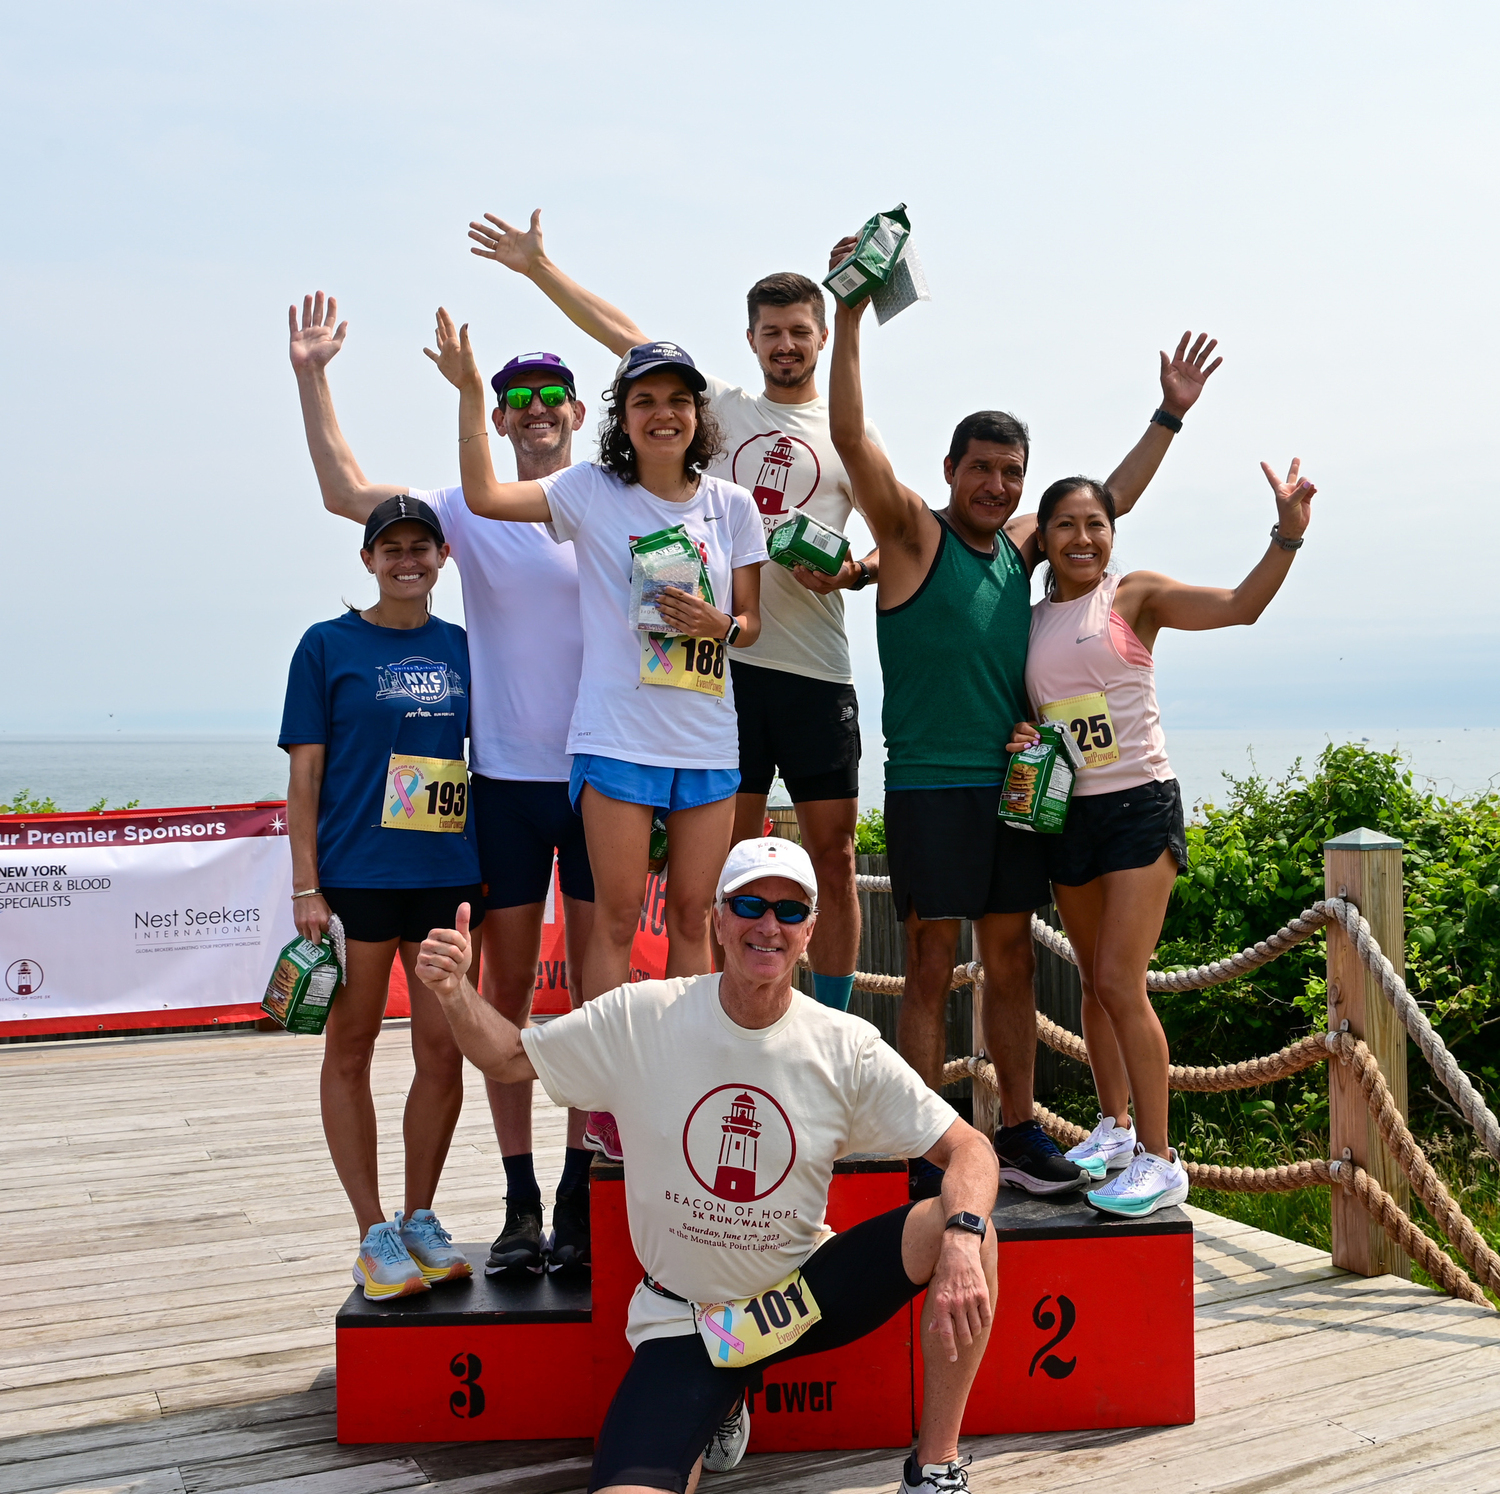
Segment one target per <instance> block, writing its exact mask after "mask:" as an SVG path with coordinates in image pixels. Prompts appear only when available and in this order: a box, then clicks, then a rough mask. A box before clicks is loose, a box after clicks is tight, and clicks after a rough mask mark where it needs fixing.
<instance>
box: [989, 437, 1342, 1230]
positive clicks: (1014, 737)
mask: <svg viewBox="0 0 1500 1494" xmlns="http://www.w3.org/2000/svg"><path fill="white" fill-rule="evenodd" d="M1261 470H1262V471H1263V472H1264V473H1265V474H1266V477H1267V479H1268V480H1269V481H1270V484H1271V487H1272V490H1273V491H1274V492H1275V495H1276V511H1277V523H1276V525H1275V527H1274V528H1273V529H1272V530H1271V544H1270V546H1269V548H1268V549H1267V550H1266V553H1265V554H1264V555H1263V556H1262V557H1261V558H1260V560H1259V561H1258V562H1257V563H1256V565H1255V568H1254V569H1253V570H1252V571H1251V572H1250V574H1249V575H1248V576H1246V577H1245V579H1244V580H1243V581H1241V582H1240V584H1239V585H1238V586H1236V587H1233V588H1226V587H1216V586H1188V585H1186V584H1184V583H1183V582H1181V581H1174V580H1173V579H1172V578H1171V577H1170V576H1163V575H1161V574H1160V573H1158V572H1156V571H1132V572H1130V574H1129V575H1126V576H1111V575H1108V574H1106V572H1107V570H1108V567H1109V561H1110V555H1111V553H1112V551H1113V549H1114V537H1115V512H1114V500H1113V499H1112V498H1111V497H1110V495H1109V490H1108V489H1107V488H1106V487H1105V486H1104V485H1103V484H1102V483H1098V482H1092V481H1090V480H1089V479H1088V478H1083V477H1070V478H1064V479H1063V480H1062V481H1061V482H1056V483H1053V485H1052V486H1051V487H1050V488H1048V489H1047V491H1046V492H1045V493H1044V494H1043V495H1042V501H1041V503H1040V504H1039V505H1038V509H1037V538H1038V542H1039V544H1040V546H1041V548H1042V551H1043V553H1044V554H1045V555H1046V558H1047V561H1048V565H1049V570H1048V572H1047V578H1046V584H1047V595H1046V596H1045V597H1043V599H1042V600H1041V601H1040V602H1038V603H1037V604H1036V606H1035V607H1033V608H1032V613H1031V639H1030V643H1029V646H1028V650H1027V658H1026V692H1027V695H1028V697H1029V699H1030V703H1031V708H1032V710H1033V712H1034V713H1035V714H1036V717H1037V719H1038V720H1042V721H1057V722H1060V723H1062V724H1064V725H1066V726H1067V728H1068V730H1069V731H1070V732H1071V733H1072V735H1073V738H1074V740H1075V742H1076V743H1077V745H1078V748H1079V750H1080V751H1081V753H1082V754H1083V760H1084V766H1083V768H1082V769H1081V771H1080V772H1079V774H1078V779H1077V783H1076V786H1075V787H1074V790H1073V799H1072V803H1071V804H1070V805H1069V807H1068V818H1067V823H1066V824H1065V826H1064V827H1063V831H1062V833H1061V834H1060V835H1056V836H1048V837H1046V844H1047V862H1048V873H1049V876H1050V878H1051V881H1052V891H1053V896H1054V897H1055V898H1056V901H1057V909H1058V912H1059V913H1060V914H1061V915H1062V921H1063V926H1064V928H1065V929H1066V930H1067V934H1068V938H1069V939H1070V940H1071V941H1072V944H1073V948H1074V950H1075V951H1076V952H1077V954H1078V973H1079V976H1080V979H1081V981H1082V985H1083V1033H1084V1037H1085V1039H1086V1040H1087V1042H1088V1048H1089V1061H1090V1063H1091V1064H1092V1066H1093V1070H1094V1085H1095V1088H1096V1090H1097V1091H1098V1095H1099V1109H1100V1112H1101V1113H1100V1117H1099V1124H1098V1125H1097V1126H1096V1127H1095V1128H1094V1131H1093V1133H1092V1134H1091V1135H1090V1136H1089V1137H1088V1139H1087V1140H1086V1141H1084V1142H1082V1143H1081V1144H1080V1145H1079V1146H1076V1147H1074V1148H1073V1149H1072V1150H1071V1151H1070V1152H1069V1153H1068V1157H1069V1159H1070V1160H1072V1161H1075V1162H1077V1163H1078V1164H1079V1165H1080V1166H1081V1167H1083V1168H1084V1169H1085V1170H1086V1171H1087V1172H1089V1173H1090V1174H1091V1175H1092V1176H1093V1177H1095V1178H1096V1179H1098V1180H1099V1181H1100V1182H1101V1183H1102V1184H1103V1186H1102V1187H1097V1188H1095V1189H1094V1190H1093V1191H1091V1192H1090V1193H1089V1194H1088V1195H1087V1197H1088V1201H1089V1202H1090V1203H1091V1204H1092V1205H1093V1206H1094V1207H1095V1208H1097V1209H1100V1210H1102V1211H1104V1212H1106V1213H1113V1214H1124V1215H1128V1216H1130V1217H1137V1218H1138V1217H1141V1216H1143V1215H1146V1214H1150V1213H1154V1212H1155V1211H1156V1210H1157V1209H1161V1208H1167V1207H1170V1206H1171V1205H1173V1204H1178V1203H1181V1202H1182V1201H1183V1199H1185V1198H1186V1197H1187V1192H1188V1179H1187V1173H1186V1171H1185V1170H1184V1169H1183V1167H1182V1164H1181V1163H1180V1162H1179V1161H1178V1159H1177V1153H1176V1152H1175V1151H1174V1150H1173V1149H1172V1147H1170V1146H1169V1145H1168V1144H1167V1064H1168V1054H1167V1039H1166V1034H1165V1033H1164V1032H1163V1031H1162V1027H1161V1023H1160V1021H1158V1020H1157V1016H1156V1013H1155V1011H1153V1010H1152V1007H1151V1001H1150V998H1149V997H1148V996H1147V994H1146V970H1147V967H1148V966H1149V964H1150V962H1151V956H1152V953H1153V952H1154V950H1155V949H1156V941H1157V939H1158V938H1159V937H1160V936H1161V926H1162V920H1163V919H1164V918H1165V916H1166V911H1167V899H1168V898H1169V897H1170V896H1171V893H1172V886H1173V884H1174V883H1175V881H1176V880H1177V876H1178V873H1179V872H1185V871H1186V870H1187V860H1188V858H1187V844H1186V837H1185V834H1184V828H1183V817H1182V795H1181V792H1180V790H1179V788H1178V785H1177V780H1176V778H1175V777H1174V776H1173V774H1172V769H1171V765H1170V764H1169V763H1168V762H1167V745H1166V738H1165V736H1164V735H1163V734H1162V729H1161V717H1160V715H1159V713H1158V711H1157V707H1156V669H1155V663H1154V661H1153V659H1152V657H1151V648H1152V645H1153V644H1155V642H1156V635H1157V633H1158V632H1160V630H1161V629H1162V628H1187V629H1192V630H1195V631H1202V630H1205V629H1209V628H1228V627H1234V626H1236V625H1237V624H1248V623H1253V622H1254V621H1255V620H1256V618H1258V617H1259V616H1260V614H1261V613H1262V612H1263V611H1264V610H1265V607H1266V605H1267V603H1269V602H1270V600H1271V598H1272V597H1274V596H1275V595H1276V593H1277V591H1279V590H1280V588H1281V583H1282V582H1283V581H1284V580H1285V579H1286V576H1287V572H1288V571H1290V570H1291V567H1292V557H1293V556H1294V554H1295V553H1296V551H1297V550H1298V548H1300V546H1301V544H1302V535H1303V532H1304V531H1305V530H1306V528H1307V525H1308V520H1309V519H1310V517H1311V509H1312V497H1313V494H1314V493H1315V492H1316V491H1317V490H1316V489H1315V488H1314V487H1313V485H1312V484H1311V483H1309V482H1306V481H1304V480H1302V479H1301V478H1300V475H1299V474H1300V470H1301V465H1300V462H1297V461H1294V462H1293V463H1292V465H1291V470H1290V471H1289V472H1288V473H1287V476H1286V480H1285V481H1284V482H1283V481H1282V480H1280V479H1279V478H1277V476H1276V475H1275V473H1274V472H1272V470H1271V468H1270V467H1268V466H1266V464H1265V463H1264V462H1262V463H1261ZM1036 737H1037V730H1036V727H1035V726H1034V725H1032V724H1031V723H1030V722H1025V721H1023V722H1018V723H1017V725H1016V729H1015V731H1014V732H1012V733H1011V741H1010V743H1009V744H1008V745H1009V748H1010V750H1011V751H1012V752H1019V751H1020V750H1021V749H1022V748H1023V747H1024V746H1025V745H1026V744H1027V743H1028V742H1031V741H1034V740H1036ZM1131 1096H1134V1100H1135V1110H1136V1125H1134V1126H1133V1125H1132V1124H1131V1119H1130V1103H1131ZM1137 1136H1139V1142H1138V1141H1137ZM1121 1169H1123V1171H1122V1172H1121V1173H1120V1176H1118V1177H1116V1178H1114V1179H1109V1180H1107V1181H1106V1179H1107V1177H1108V1174H1109V1173H1110V1172H1115V1171H1118V1170H1121Z"/></svg>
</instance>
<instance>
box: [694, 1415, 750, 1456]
mask: <svg viewBox="0 0 1500 1494" xmlns="http://www.w3.org/2000/svg"><path fill="white" fill-rule="evenodd" d="M749 1441H750V1410H749V1408H748V1407H747V1406H746V1405H745V1403H744V1401H743V1400H741V1401H740V1403H739V1404H738V1405H737V1406H736V1407H735V1408H734V1410H733V1411H731V1412H730V1413H729V1415H728V1416H726V1417H725V1418H724V1420H723V1421H721V1422H720V1423H719V1429H718V1431H716V1432H715V1433H714V1434H713V1436H712V1437H710V1438H709V1439H708V1446H707V1447H706V1448H705V1449H704V1451H703V1468H704V1471H705V1472H706V1473H728V1472H729V1470H730V1469H731V1468H737V1467H738V1466H739V1462H740V1459H741V1458H743V1457H744V1456H745V1445H746V1444H747V1443H748V1442H749Z"/></svg>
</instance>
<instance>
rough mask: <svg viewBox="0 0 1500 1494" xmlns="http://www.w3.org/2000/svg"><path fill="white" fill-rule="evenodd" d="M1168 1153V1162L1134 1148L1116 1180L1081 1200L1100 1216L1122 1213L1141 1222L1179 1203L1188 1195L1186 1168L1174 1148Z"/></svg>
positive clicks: (1144, 1150) (1111, 1180)
mask: <svg viewBox="0 0 1500 1494" xmlns="http://www.w3.org/2000/svg"><path fill="white" fill-rule="evenodd" d="M1170 1150H1171V1152H1172V1157H1171V1160H1170V1161H1168V1160H1167V1159H1166V1158H1165V1157H1158V1156H1157V1155H1156V1153H1155V1152H1148V1151H1147V1150H1146V1149H1145V1148H1144V1147H1140V1146H1138V1147H1136V1149H1135V1156H1134V1157H1133V1158H1132V1159H1131V1162H1130V1166H1129V1167H1127V1168H1126V1169H1125V1171H1124V1172H1122V1173H1121V1174H1120V1175H1119V1177H1117V1178H1111V1179H1110V1180H1109V1182H1107V1183H1106V1184H1105V1185H1104V1186H1103V1187H1102V1188H1095V1189H1094V1190H1092V1191H1091V1192H1089V1193H1086V1194H1084V1197H1085V1198H1086V1199H1087V1200H1088V1201H1089V1203H1090V1204H1091V1205H1093V1207H1094V1208H1096V1209H1098V1210H1099V1212H1100V1213H1101V1214H1121V1215H1123V1216H1124V1217H1125V1218H1127V1219H1144V1218H1145V1217H1146V1215H1147V1214H1154V1213H1155V1212H1156V1211H1157V1210H1158V1209H1170V1208H1172V1207H1173V1205H1174V1204H1180V1203H1181V1202H1182V1201H1183V1200H1184V1199H1185V1198H1186V1197H1187V1196H1188V1175H1187V1169H1186V1168H1184V1167H1183V1165H1182V1163H1181V1162H1179V1161H1178V1160H1177V1152H1176V1149H1175V1148H1171V1149H1170Z"/></svg>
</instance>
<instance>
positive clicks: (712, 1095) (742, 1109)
mask: <svg viewBox="0 0 1500 1494" xmlns="http://www.w3.org/2000/svg"><path fill="white" fill-rule="evenodd" d="M682 1152H683V1156H684V1157H685V1158H686V1160H687V1165H688V1168H689V1170H690V1171H691V1172H692V1174H693V1176H694V1178H696V1179H697V1181H698V1183H699V1184H700V1185H701V1186H702V1187H704V1188H706V1189H708V1191H709V1192H710V1193H712V1194H713V1195H714V1197H715V1198H723V1199H727V1200H729V1201H731V1202H733V1203H740V1204H746V1203H754V1202H755V1200H756V1199H758V1198H764V1197H765V1196H766V1195H767V1194H768V1193H774V1192H775V1191H776V1190H777V1189H778V1188H779V1187H780V1186H781V1185H782V1183H783V1182H784V1181H785V1180H786V1175H787V1174H788V1173H789V1172H790V1171H791V1170H792V1163H793V1162H794V1161H795V1160H796V1157H797V1137H796V1133H795V1132H794V1131H793V1130H792V1123H791V1120H790V1119H789V1118H788V1116H787V1113H786V1111H785V1110H783V1109H782V1108H781V1105H780V1103H779V1102H778V1101H777V1100H776V1099H774V1098H773V1097H772V1096H771V1095H769V1094H767V1093H766V1091H765V1090H763V1089H760V1088H757V1086H755V1085H753V1084H721V1085H720V1086H719V1087H718V1088H717V1089H711V1090H709V1092H708V1093H707V1094H706V1095H704V1096H703V1098H702V1099H701V1100H699V1101H698V1103H697V1104H696V1105H694V1106H693V1108H692V1110H691V1111H690V1112H689V1114H688V1118H687V1124H686V1125H685V1126H684V1127H683V1128H682Z"/></svg>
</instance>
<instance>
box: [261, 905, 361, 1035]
mask: <svg viewBox="0 0 1500 1494" xmlns="http://www.w3.org/2000/svg"><path fill="white" fill-rule="evenodd" d="M328 934H329V937H326V938H325V939H324V940H323V942H322V943H321V944H313V943H311V942H310V941H309V940H307V939H303V938H301V937H298V938H296V939H293V940H292V942H291V943H290V944H288V945H287V946H286V948H285V949H283V950H282V951H281V953H280V955H278V956H277V959H276V968H275V969H274V970H273V971H272V972H271V980H270V983H269V984H268V985H267V986H266V994H265V998H264V999H263V1000H262V1001H261V1004H260V1009H261V1010H262V1011H263V1012H265V1014H266V1015H267V1016H268V1017H270V1018H271V1019H272V1020H273V1021H276V1022H279V1023H280V1024H281V1025H282V1026H283V1027H284V1028H286V1030H287V1031H288V1032H306V1033H311V1034H313V1035H314V1036H316V1035H317V1034H318V1033H320V1032H322V1031H323V1028H324V1026H325V1025H326V1023H327V1021H328V1009H329V1007H330V1006H331V1005H332V1004H333V998H334V997H335V996H337V995H338V993H339V987H340V986H341V985H342V984H343V979H342V969H341V961H340V960H339V957H338V954H337V952H336V951H335V948H334V943H335V939H337V940H338V942H339V943H342V936H343V928H342V926H340V928H339V930H338V931H337V934H336V935H335V931H334V930H333V929H332V928H331V927H330V929H329V931H328Z"/></svg>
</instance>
